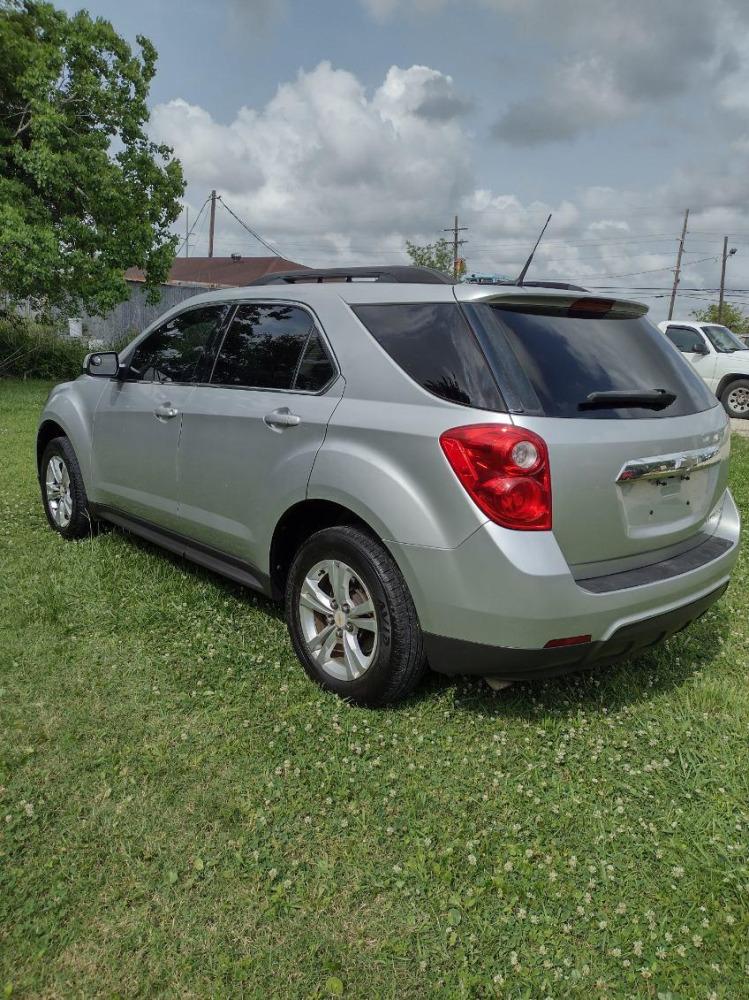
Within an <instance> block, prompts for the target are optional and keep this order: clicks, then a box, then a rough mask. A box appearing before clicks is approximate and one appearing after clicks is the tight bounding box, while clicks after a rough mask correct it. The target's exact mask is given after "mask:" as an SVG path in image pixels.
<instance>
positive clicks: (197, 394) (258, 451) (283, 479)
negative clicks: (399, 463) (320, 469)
mask: <svg viewBox="0 0 749 1000" xmlns="http://www.w3.org/2000/svg"><path fill="white" fill-rule="evenodd" d="M343 386H344V381H343V379H342V378H341V377H340V376H339V377H337V378H336V379H335V381H334V382H333V383H332V384H331V385H330V386H329V387H328V389H327V390H326V391H325V392H322V393H319V394H315V393H302V392H300V393H294V392H283V391H272V390H257V389H244V388H223V387H221V386H211V385H207V386H197V387H196V388H195V391H194V394H193V396H192V398H191V401H190V405H189V406H188V407H187V409H186V411H185V413H184V419H183V425H182V435H181V439H180V447H179V481H180V486H179V519H180V521H181V525H182V526H181V530H182V531H183V532H184V533H185V534H186V535H189V536H190V537H191V538H194V539H196V540H197V541H200V542H203V543H205V544H208V545H212V546H214V547H216V548H217V549H220V550H221V551H222V552H227V553H229V554H230V555H233V556H236V557H238V558H241V559H245V560H248V561H249V562H251V563H252V564H253V565H254V566H257V567H258V569H260V570H261V571H262V572H263V573H266V574H267V573H268V572H269V558H270V546H271V539H272V537H273V532H274V530H275V527H276V525H277V523H278V521H279V520H280V518H281V516H282V515H283V514H284V512H285V511H286V510H288V509H289V508H290V507H292V506H294V504H296V503H298V502H299V501H301V500H304V499H305V496H306V491H307V482H308V480H309V476H310V470H311V469H312V464H313V462H314V460H315V455H316V454H317V452H318V449H319V448H320V445H321V444H322V442H323V438H324V437H325V431H326V426H327V423H328V420H329V418H330V415H331V413H332V412H333V411H334V409H335V407H336V405H337V404H338V401H339V400H340V397H341V393H342V391H343ZM279 409H283V410H288V411H290V413H291V414H292V415H294V416H296V417H298V418H299V423H298V424H297V425H296V426H287V427H270V426H268V424H267V423H266V422H265V420H264V417H265V416H266V415H269V414H271V413H273V412H274V411H276V410H279Z"/></svg>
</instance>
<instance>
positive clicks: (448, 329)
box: [353, 302, 505, 410]
mask: <svg viewBox="0 0 749 1000" xmlns="http://www.w3.org/2000/svg"><path fill="white" fill-rule="evenodd" d="M353 310H354V313H355V314H356V316H357V318H358V319H359V321H360V322H361V323H363V324H364V326H365V327H366V328H367V329H368V330H369V332H370V333H371V334H372V336H373V337H374V338H375V340H376V341H377V343H378V344H379V345H380V347H382V348H383V349H384V350H385V351H387V353H388V354H389V355H390V357H391V358H392V359H393V361H395V363H396V364H397V365H399V366H400V367H401V368H402V369H403V370H404V371H405V372H406V374H407V375H410V376H411V378H412V379H413V380H414V381H415V382H418V384H419V385H420V386H421V387H422V388H423V389H426V390H427V392H431V393H432V394H433V395H435V396H439V397H440V398H442V399H447V400H449V401H450V402H451V403H460V404H461V405H463V406H475V407H478V408H479V409H482V410H504V409H505V406H504V404H503V402H502V398H501V397H500V394H499V390H498V389H497V384H496V382H495V381H494V378H493V377H492V373H491V370H490V368H489V366H488V364H487V363H486V358H485V357H484V355H483V354H482V352H481V348H480V347H479V345H478V342H477V341H476V338H475V336H474V335H473V332H472V331H471V328H470V327H469V325H468V324H467V323H466V321H465V319H464V317H463V314H462V313H461V311H460V307H459V306H458V305H457V304H452V303H445V302H427V303H418V304H416V303H414V304H406V305H362V306H354V307H353Z"/></svg>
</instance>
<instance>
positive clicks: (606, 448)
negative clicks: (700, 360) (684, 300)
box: [461, 292, 730, 566]
mask: <svg viewBox="0 0 749 1000" xmlns="http://www.w3.org/2000/svg"><path fill="white" fill-rule="evenodd" d="M461 297H463V296H461ZM463 307H464V312H465V314H466V316H467V317H468V319H469V322H470V323H471V325H472V327H473V329H474V332H475V333H476V336H477V338H478V339H479V341H480V342H481V345H482V347H483V349H484V353H485V354H486V356H487V359H488V360H489V363H490V365H491V367H492V370H493V372H494V375H495V378H496V380H497V383H498V385H499V388H500V391H501V392H502V395H503V397H504V400H505V403H506V405H507V408H508V410H509V411H510V413H511V414H512V419H513V421H514V422H515V423H516V424H518V425H521V426H524V427H528V428H529V429H530V430H533V431H535V432H536V433H537V434H540V435H541V437H542V438H543V439H544V440H545V441H546V443H547V445H548V449H549V460H550V464H551V483H552V503H553V531H554V534H555V537H556V539H557V541H558V543H559V545H560V548H561V549H562V552H563V553H564V556H565V558H566V560H567V562H568V563H569V564H570V565H571V566H575V565H579V564H589V563H594V562H599V561H609V560H616V559H620V558H622V559H631V558H632V557H637V556H639V555H641V554H644V553H650V552H653V551H655V550H658V549H663V548H666V547H669V546H673V545H677V544H678V543H687V542H688V540H689V539H691V538H695V540H696V538H697V536H699V534H700V532H701V531H702V530H703V528H704V526H705V522H706V521H707V520H708V518H709V516H710V514H711V512H712V511H713V509H714V507H715V505H716V503H717V502H718V500H719V499H720V497H721V495H722V493H723V491H724V490H725V486H726V479H727V466H728V461H727V460H728V451H729V438H730V435H729V433H728V428H727V420H726V417H725V414H724V412H723V409H722V407H721V406H720V405H719V403H718V401H717V400H716V398H715V397H714V396H713V395H712V393H710V391H709V390H708V389H707V387H706V386H705V384H704V383H703V382H702V380H701V379H700V378H699V377H698V376H697V375H696V374H695V373H694V372H693V371H692V369H691V368H690V366H689V365H688V364H687V362H685V361H684V359H683V358H682V357H681V356H680V355H679V353H678V352H677V351H676V350H675V349H674V348H673V347H672V346H671V344H669V343H668V341H667V340H666V338H665V337H664V336H663V335H662V334H661V333H660V332H659V331H658V330H657V329H656V328H655V327H654V326H653V325H652V324H651V323H650V322H649V321H648V320H647V319H645V317H644V312H645V307H644V306H640V305H638V304H637V303H625V302H617V301H613V300H600V299H594V298H592V297H587V296H586V297H580V298H577V299H575V297H574V294H573V295H544V294H538V295H530V294H523V293H521V292H517V293H515V294H509V295H501V296H498V295H496V293H495V294H494V295H489V296H486V297H476V298H473V301H471V302H465V301H464V302H463Z"/></svg>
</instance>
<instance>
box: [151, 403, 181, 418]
mask: <svg viewBox="0 0 749 1000" xmlns="http://www.w3.org/2000/svg"><path fill="white" fill-rule="evenodd" d="M178 413H179V410H178V409H177V407H176V406H172V404H171V403H160V404H159V405H158V406H157V407H156V409H155V410H154V411H153V415H154V416H155V417H158V419H159V420H171V419H172V417H176V416H177V414H178Z"/></svg>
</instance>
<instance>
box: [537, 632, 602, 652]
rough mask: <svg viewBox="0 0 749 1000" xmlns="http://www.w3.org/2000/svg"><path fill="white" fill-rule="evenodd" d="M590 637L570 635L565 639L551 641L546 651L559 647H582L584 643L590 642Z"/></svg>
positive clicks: (547, 644) (546, 646) (545, 647)
mask: <svg viewBox="0 0 749 1000" xmlns="http://www.w3.org/2000/svg"><path fill="white" fill-rule="evenodd" d="M590 638H591V637H590V636H589V635H568V636H566V638H564V639H549V641H548V642H547V643H546V645H545V646H544V649H555V648H556V647H557V646H580V645H582V644H583V643H584V642H590Z"/></svg>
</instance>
